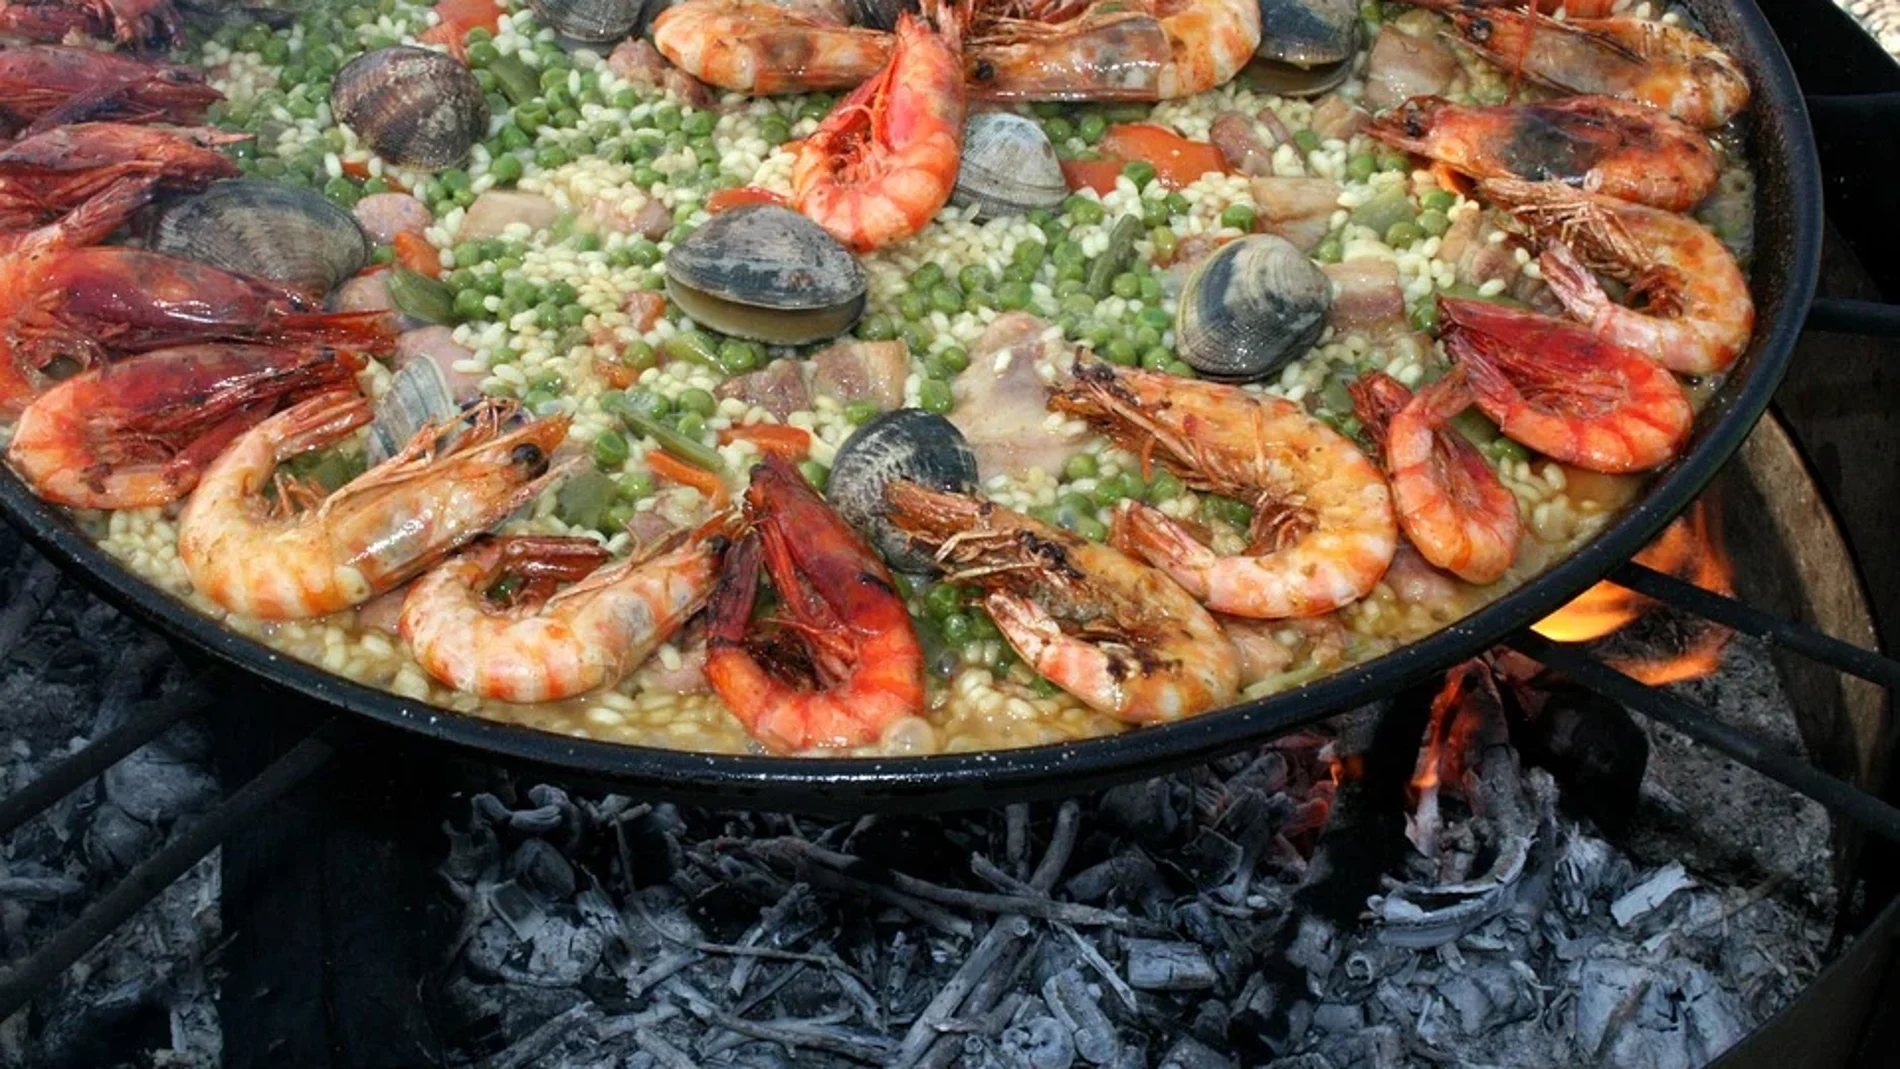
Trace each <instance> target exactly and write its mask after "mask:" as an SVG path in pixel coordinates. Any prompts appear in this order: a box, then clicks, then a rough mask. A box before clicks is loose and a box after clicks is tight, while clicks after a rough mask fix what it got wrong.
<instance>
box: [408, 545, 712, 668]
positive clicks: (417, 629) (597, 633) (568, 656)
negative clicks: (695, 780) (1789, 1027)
mask: <svg viewBox="0 0 1900 1069" xmlns="http://www.w3.org/2000/svg"><path fill="white" fill-rule="evenodd" d="M730 520H731V517H730V516H729V515H728V516H722V517H720V518H718V519H716V520H714V521H712V522H710V523H708V524H706V525H704V526H702V527H701V528H700V529H698V530H696V531H693V532H691V533H690V534H688V535H686V536H685V538H684V539H683V540H681V541H680V542H679V543H678V544H677V545H674V546H670V547H668V546H661V547H656V548H657V549H658V550H659V551H658V552H655V553H647V554H639V555H635V556H632V557H628V558H627V559H625V560H622V561H620V562H619V563H616V564H612V565H609V566H607V567H604V568H603V567H600V565H601V562H602V561H603V560H604V558H605V556H606V551H605V550H604V548H602V546H601V545H600V543H598V542H596V541H594V540H593V539H591V538H541V537H515V538H497V539H486V540H483V541H478V542H476V543H475V544H474V545H472V546H470V547H469V548H468V549H465V550H463V551H462V552H461V553H459V554H457V555H456V556H454V557H451V558H449V559H448V560H446V561H444V562H443V563H441V564H438V565H436V566H435V567H434V568H431V569H430V570H429V571H427V572H425V573H423V574H422V576H421V577H420V578H418V579H417V580H416V581H415V582H414V583H413V584H411V585H410V587H409V593H408V594H407V595H406V596H405V597H404V598H403V603H402V618H401V622H400V624H399V629H400V632H401V634H402V637H403V640H404V641H405V642H407V643H408V644H409V650H410V652H411V653H412V654H414V655H415V658H416V661H417V663H419V664H421V665H422V667H423V669H424V670H425V671H427V672H428V673H429V674H430V675H432V676H434V677H435V678H436V679H439V680H441V681H442V682H444V683H446V684H448V685H449V686H451V687H454V688H456V689H457V690H462V691H466V692H468V693H470V694H476V695H480V696H481V697H484V698H493V699H495V700H497V701H505V702H548V701H558V700H560V699H562V698H568V697H572V696H574V695H576V694H583V693H586V692H587V691H590V690H596V689H598V688H600V687H606V686H612V685H613V684H615V683H617V682H619V680H620V678H621V677H622V676H624V675H626V674H627V672H629V671H631V670H632V669H633V668H635V667H637V666H638V665H639V664H640V663H641V662H643V661H645V660H646V659H647V658H648V657H649V656H651V655H652V653H653V651H654V650H655V649H658V648H659V646H660V644H661V643H662V642H665V641H666V640H667V639H668V638H671V637H672V635H673V633H674V632H676V631H678V630H679V628H680V625H681V624H684V623H685V622H686V620H687V618H688V617H690V616H692V615H693V614H694V613H696V612H698V611H699V609H700V607H701V606H703V605H704V604H705V603H706V598H707V596H708V595H710V594H711V593H712V587H713V580H714V579H715V578H716V577H717V574H718V565H719V558H720V554H721V553H722V551H723V550H724V548H725V542H726V538H725V536H726V533H727V531H728V529H729V527H730ZM504 578H511V579H515V580H517V581H521V582H523V583H524V585H523V587H522V589H520V590H518V591H517V592H515V593H514V594H513V595H501V596H497V594H496V589H497V587H496V584H497V581H498V580H502V579H504ZM556 582H568V583H571V584H573V585H571V586H567V587H565V588H563V589H561V590H560V591H558V592H556V593H553V594H552V596H549V592H548V591H547V590H545V589H541V588H542V587H544V586H549V585H552V584H554V583H556Z"/></svg>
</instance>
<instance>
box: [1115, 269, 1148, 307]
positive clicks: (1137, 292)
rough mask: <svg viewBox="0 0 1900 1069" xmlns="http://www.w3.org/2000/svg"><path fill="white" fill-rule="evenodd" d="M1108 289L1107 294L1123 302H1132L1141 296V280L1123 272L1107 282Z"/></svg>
mask: <svg viewBox="0 0 1900 1069" xmlns="http://www.w3.org/2000/svg"><path fill="white" fill-rule="evenodd" d="M1108 289H1109V292H1110V293H1113V294H1114V295H1115V296H1117V297H1120V298H1122V299H1123V300H1129V301H1132V300H1134V299H1135V298H1137V297H1139V296H1141V280H1140V279H1138V278H1136V277H1135V276H1134V275H1132V274H1130V273H1129V272H1127V271H1123V272H1122V273H1121V274H1119V275H1116V276H1115V277H1114V279H1113V280H1111V281H1110V282H1109V284H1108Z"/></svg>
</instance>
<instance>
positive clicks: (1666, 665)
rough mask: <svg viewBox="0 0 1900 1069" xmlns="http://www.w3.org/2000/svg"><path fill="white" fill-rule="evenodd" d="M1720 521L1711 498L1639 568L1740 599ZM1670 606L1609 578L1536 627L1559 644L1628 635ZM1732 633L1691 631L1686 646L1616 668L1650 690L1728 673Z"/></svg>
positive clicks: (1627, 659)
mask: <svg viewBox="0 0 1900 1069" xmlns="http://www.w3.org/2000/svg"><path fill="white" fill-rule="evenodd" d="M1719 528H1720V523H1719V519H1718V515H1717V513H1716V511H1715V510H1714V508H1713V507H1711V506H1710V504H1709V502H1708V500H1707V499H1706V498H1704V499H1701V500H1698V501H1697V502H1696V503H1695V504H1694V505H1693V506H1691V507H1690V509H1689V511H1688V512H1687V513H1685V514H1683V515H1682V516H1679V517H1677V518H1676V520H1675V522H1673V523H1671V524H1670V525H1669V526H1668V528H1666V529H1665V530H1664V531H1663V533H1662V535H1661V536H1660V537H1658V538H1657V539H1656V540H1655V541H1654V542H1651V543H1650V544H1649V545H1648V546H1646V547H1644V549H1643V551H1642V552H1641V553H1638V554H1637V555H1636V558H1635V559H1636V563H1638V564H1642V565H1646V566H1648V567H1650V568H1654V569H1656V570H1657V571H1659V572H1666V573H1668V574H1670V575H1673V576H1675V577H1676V578H1678V579H1681V580H1683V581H1685V582H1689V583H1694V584H1695V585H1696V586H1699V587H1701V588H1702V589H1704V590H1707V591H1711V592H1713V593H1717V594H1733V593H1734V592H1735V587H1734V571H1733V568H1732V566H1731V565H1730V563H1729V559H1728V554H1727V553H1726V552H1725V551H1724V550H1723V548H1722V538H1721V531H1720V529H1719ZM1665 611H1666V609H1665V607H1664V606H1662V605H1660V604H1658V603H1657V602H1654V601H1652V600H1650V599H1649V598H1646V597H1644V596H1642V595H1641V594H1638V593H1636V592H1635V591H1633V590H1629V589H1626V588H1624V587H1620V586H1617V585H1616V584H1615V583H1612V582H1610V581H1608V580H1604V581H1603V582H1601V583H1598V584H1597V585H1596V586H1593V587H1591V588H1590V589H1589V590H1586V591H1584V592H1583V594H1582V595H1580V596H1579V597H1578V598H1577V599H1576V600H1574V601H1572V602H1571V603H1570V604H1568V605H1565V606H1564V607H1563V608H1561V609H1558V610H1557V611H1556V612H1554V613H1551V614H1550V615H1549V616H1546V617H1545V618H1544V619H1542V620H1540V621H1538V622H1537V623H1536V624H1535V625H1533V626H1532V630H1534V631H1536V632H1537V633H1538V634H1540V635H1542V636H1544V637H1545V638H1548V639H1552V640H1554V641H1557V642H1591V641H1595V640H1597V639H1600V638H1604V637H1606V636H1609V635H1612V634H1615V633H1616V632H1618V631H1621V630H1622V629H1624V628H1625V627H1627V626H1628V625H1630V624H1631V623H1634V622H1635V621H1637V620H1640V619H1643V618H1645V617H1649V616H1652V615H1656V614H1659V613H1662V612H1665ZM1728 640H1729V632H1728V630H1727V629H1726V628H1721V627H1717V626H1715V625H1713V624H1710V625H1706V626H1701V627H1697V628H1694V629H1692V631H1691V633H1690V634H1689V635H1688V636H1687V639H1686V641H1682V642H1676V643H1670V644H1669V645H1671V646H1673V647H1675V648H1672V649H1668V650H1666V651H1663V652H1658V653H1651V654H1642V655H1627V656H1615V657H1610V658H1608V660H1609V662H1610V664H1611V665H1612V666H1613V667H1615V668H1616V669H1617V670H1618V671H1620V672H1622V673H1624V674H1625V675H1628V676H1631V677H1633V678H1635V679H1637V680H1639V681H1641V682H1643V683H1647V684H1650V685H1651V686H1660V685H1662V684H1665V683H1675V682H1678V681H1680V680H1684V679H1699V678H1701V677H1702V676H1706V675H1708V674H1710V673H1711V672H1714V671H1715V670H1716V669H1717V668H1719V667H1721V663H1722V648H1723V647H1724V646H1726V645H1727V644H1728Z"/></svg>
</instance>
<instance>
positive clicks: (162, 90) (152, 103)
mask: <svg viewBox="0 0 1900 1069" xmlns="http://www.w3.org/2000/svg"><path fill="white" fill-rule="evenodd" d="M223 99H224V94H223V93H220V92H218V91H217V90H216V89H213V88H212V87H211V86H210V84H209V83H207V82H206V80H205V75H204V72H203V71H200V70H198V69H196V68H194V67H190V66H186V65H184V64H178V63H150V62H147V61H145V60H141V59H134V58H132V57H130V56H120V55H114V54H113V53H110V52H100V51H98V50H96V49H91V48H67V47H64V46H60V45H32V46H29V47H26V48H6V49H0V116H4V117H6V119H7V120H9V121H10V122H11V123H12V124H13V125H15V126H19V127H24V128H25V129H24V130H23V131H22V132H23V133H26V134H33V133H38V132H39V131H40V130H42V129H50V128H52V127H54V126H58V125H60V124H62V123H71V122H82V121H85V120H88V119H111V120H114V121H117V122H129V123H150V122H175V123H195V122H200V121H202V120H203V119H204V116H205V108H206V107H208V106H210V105H211V104H213V103H216V102H217V101H220V100H223Z"/></svg>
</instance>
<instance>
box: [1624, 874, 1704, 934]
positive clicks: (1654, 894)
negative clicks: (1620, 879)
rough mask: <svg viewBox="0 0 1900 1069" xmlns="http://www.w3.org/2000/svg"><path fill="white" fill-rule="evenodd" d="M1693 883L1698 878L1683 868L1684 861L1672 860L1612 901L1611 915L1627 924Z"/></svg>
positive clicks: (1659, 905) (1645, 914)
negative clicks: (1691, 876)
mask: <svg viewBox="0 0 1900 1069" xmlns="http://www.w3.org/2000/svg"><path fill="white" fill-rule="evenodd" d="M1694 886H1695V881H1694V880H1693V879H1690V877H1689V874H1688V873H1687V872H1685V871H1683V868H1682V864H1681V862H1676V861H1672V862H1670V863H1669V864H1667V865H1664V866H1663V867H1662V868H1660V869H1658V870H1656V872H1655V873H1653V874H1651V875H1650V877H1649V878H1648V879H1645V880H1644V881H1643V882H1642V883H1640V884H1637V885H1636V886H1635V887H1632V888H1630V889H1629V890H1628V891H1625V892H1623V895H1622V896H1621V897H1620V898H1618V899H1617V900H1616V901H1614V902H1612V903H1610V916H1611V917H1613V918H1615V920H1616V923H1617V924H1618V925H1619V926H1621V927H1624V928H1627V927H1629V926H1630V925H1631V924H1634V923H1635V922H1636V920H1637V919H1638V918H1640V917H1644V916H1647V915H1648V914H1649V913H1651V912H1653V911H1654V910H1656V909H1658V908H1660V907H1661V906H1662V905H1663V903H1665V902H1667V901H1668V900H1669V897H1670V896H1671V895H1673V894H1675V893H1676V892H1677V891H1680V890H1683V889H1685V888H1689V887H1694Z"/></svg>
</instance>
